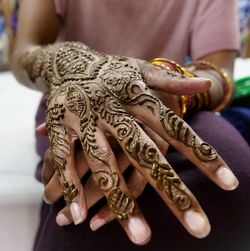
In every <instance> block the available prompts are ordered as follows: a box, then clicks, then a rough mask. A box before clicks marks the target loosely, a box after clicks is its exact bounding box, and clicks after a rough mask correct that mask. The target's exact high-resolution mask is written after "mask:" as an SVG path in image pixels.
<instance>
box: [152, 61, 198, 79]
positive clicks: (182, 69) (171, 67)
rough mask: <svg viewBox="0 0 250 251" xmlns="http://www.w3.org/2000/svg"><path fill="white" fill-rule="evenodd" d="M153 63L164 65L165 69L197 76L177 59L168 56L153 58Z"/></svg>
mask: <svg viewBox="0 0 250 251" xmlns="http://www.w3.org/2000/svg"><path fill="white" fill-rule="evenodd" d="M149 62H150V63H151V64H154V65H159V66H162V67H163V68H165V69H168V70H171V71H176V72H178V73H180V74H182V75H184V76H186V77H196V76H195V74H194V73H192V72H191V71H189V70H188V69H186V68H185V67H182V66H180V65H179V64H177V63H176V62H175V61H172V60H169V59H166V58H153V59H151V60H150V61H149Z"/></svg>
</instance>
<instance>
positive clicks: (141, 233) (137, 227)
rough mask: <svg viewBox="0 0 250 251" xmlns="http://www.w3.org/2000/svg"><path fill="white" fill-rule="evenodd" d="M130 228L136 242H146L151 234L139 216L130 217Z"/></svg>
mask: <svg viewBox="0 0 250 251" xmlns="http://www.w3.org/2000/svg"><path fill="white" fill-rule="evenodd" d="M128 228H129V231H130V233H131V234H132V238H133V241H134V242H135V243H136V244H144V243H145V242H147V240H148V239H149V237H150V235H151V232H150V229H149V228H148V227H147V226H146V225H145V223H144V222H143V221H142V220H141V219H140V218H138V217H131V218H130V219H129V221H128Z"/></svg>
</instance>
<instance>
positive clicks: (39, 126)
mask: <svg viewBox="0 0 250 251" xmlns="http://www.w3.org/2000/svg"><path fill="white" fill-rule="evenodd" d="M43 127H45V123H42V124H40V125H38V126H37V127H36V128H35V131H36V132H37V131H39V130H40V129H42V128H43Z"/></svg>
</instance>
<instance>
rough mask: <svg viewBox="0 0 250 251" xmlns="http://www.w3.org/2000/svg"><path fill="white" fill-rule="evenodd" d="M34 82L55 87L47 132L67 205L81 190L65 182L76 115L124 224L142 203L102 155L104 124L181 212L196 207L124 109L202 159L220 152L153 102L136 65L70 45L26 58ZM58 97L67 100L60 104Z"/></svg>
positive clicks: (101, 179)
mask: <svg viewBox="0 0 250 251" xmlns="http://www.w3.org/2000/svg"><path fill="white" fill-rule="evenodd" d="M22 64H23V66H24V68H25V69H26V70H27V73H28V74H29V77H30V79H31V80H32V81H35V80H36V79H37V78H38V77H42V78H43V79H44V80H46V81H47V82H48V85H49V87H50V98H49V99H48V107H49V109H48V111H47V121H46V122H47V126H48V132H49V138H50V143H51V149H52V155H53V158H54V165H55V168H56V170H57V173H58V175H59V176H61V177H62V178H63V180H64V182H63V190H64V196H65V200H66V201H72V199H73V198H74V197H75V196H76V195H77V193H78V190H77V188H76V187H75V185H74V184H72V183H70V182H67V181H66V179H65V177H64V170H65V165H66V163H67V161H66V160H67V158H68V156H69V155H70V151H71V150H70V144H69V142H68V141H67V131H66V129H65V127H64V126H63V125H62V124H63V119H64V114H65V112H66V109H67V112H70V113H71V114H72V115H73V116H76V117H77V118H78V119H79V124H80V131H81V142H82V145H83V148H84V151H85V153H86V154H87V155H88V156H89V157H90V158H94V159H96V160H97V161H99V162H100V163H102V168H101V170H99V171H97V172H95V176H96V178H97V180H98V183H99V185H100V187H101V189H102V190H103V191H104V192H105V193H106V195H107V200H108V204H109V206H110V208H111V209H112V210H113V211H114V213H115V214H116V215H117V217H118V218H119V219H127V217H128V216H129V215H131V214H134V213H136V211H137V209H136V208H137V207H136V202H135V201H134V199H132V198H131V197H130V196H129V195H127V194H126V193H124V192H123V191H122V190H121V189H120V188H119V176H118V174H117V173H114V172H113V171H112V170H111V168H110V166H109V163H108V161H107V160H105V159H103V158H102V157H101V155H100V154H99V151H100V149H99V147H98V144H97V143H96V127H97V122H98V120H99V119H101V120H104V121H105V122H106V123H107V124H108V125H109V126H111V127H113V129H114V130H115V131H116V135H117V138H118V140H119V141H120V142H121V143H122V144H124V146H125V150H126V151H127V153H128V154H129V155H130V156H131V157H132V158H133V159H134V160H135V161H137V162H138V164H139V165H140V166H142V167H144V168H146V169H148V170H149V172H150V175H151V177H152V178H153V180H155V182H156V185H157V187H158V189H159V190H161V191H164V192H165V193H166V195H167V196H168V198H169V199H170V200H171V201H172V202H173V203H174V204H175V205H176V207H177V208H179V209H180V210H186V209H187V208H189V207H190V206H191V198H190V197H189V196H188V194H187V193H186V192H185V191H184V190H183V188H182V187H183V186H182V182H181V180H180V179H179V178H178V177H177V176H176V174H175V172H174V171H173V169H172V168H171V167H170V166H169V165H168V164H165V163H162V162H161V161H160V155H159V152H158V150H157V149H156V148H155V146H153V145H150V144H148V143H146V142H145V140H144V139H143V137H142V135H141V128H140V127H139V126H138V125H137V124H136V123H135V121H134V119H133V117H132V115H131V114H129V113H128V112H126V110H125V109H124V107H123V105H141V106H144V107H146V108H147V109H148V110H149V112H150V113H152V114H153V116H155V117H156V118H157V119H159V120H160V121H161V124H162V127H163V129H164V130H165V132H166V133H167V134H168V135H170V136H171V137H173V138H175V139H176V140H179V141H180V142H182V143H184V144H185V145H186V146H188V147H191V148H192V150H193V152H194V154H195V155H196V157H197V158H199V159H200V160H202V161H212V160H214V159H216V158H217V153H216V152H215V150H214V149H213V148H212V147H211V146H210V145H208V144H207V143H204V142H199V140H198V139H197V136H196V135H195V134H194V132H193V131H192V129H191V128H190V127H189V126H188V125H187V124H186V123H185V122H184V121H183V120H181V119H180V118H179V117H178V116H177V115H176V114H175V113H174V112H173V111H171V110H170V109H168V108H166V107H165V106H164V105H163V104H162V102H161V101H160V100H159V99H158V98H156V97H154V96H152V95H151V94H150V93H149V92H148V89H147V87H146V86H145V84H143V76H142V74H141V72H140V68H139V66H138V65H137V63H135V61H133V60H131V59H129V58H126V57H121V56H107V55H103V54H100V53H98V52H96V51H92V50H90V49H89V48H88V47H86V46H84V45H83V44H81V43H75V42H67V43H59V44H55V45H49V46H47V47H43V48H41V49H38V50H36V51H33V52H32V53H30V54H27V55H25V56H24V58H23V60H22ZM56 95H61V96H63V95H64V99H58V100H63V101H60V102H55V100H57V99H55V98H54V97H55V96H56Z"/></svg>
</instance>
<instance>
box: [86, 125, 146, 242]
mask: <svg viewBox="0 0 250 251" xmlns="http://www.w3.org/2000/svg"><path fill="white" fill-rule="evenodd" d="M90 128H91V127H90ZM93 128H94V130H93ZM93 128H92V129H91V130H90V131H89V132H88V133H86V134H83V137H82V140H81V141H82V145H83V149H84V151H85V153H86V158H87V161H88V163H89V166H90V168H91V170H92V172H93V177H94V179H95V181H96V182H97V184H98V185H99V186H100V188H101V190H102V192H103V193H104V195H105V196H106V198H107V202H108V205H109V207H110V208H111V209H112V211H113V213H114V214H115V216H116V218H117V219H118V220H119V222H120V224H121V225H122V227H123V229H124V230H125V232H126V233H127V235H128V237H129V238H130V240H131V241H132V242H134V243H135V244H138V245H143V244H145V243H146V242H148V241H149V239H150V237H151V231H150V228H149V226H148V224H147V222H146V220H145V218H144V217H143V215H142V213H141V212H140V210H139V207H138V206H137V204H136V201H135V200H134V198H133V197H132V196H131V194H130V192H129V189H128V187H127V185H126V182H125V180H124V178H123V176H122V174H121V172H120V171H119V168H118V166H117V163H116V159H115V156H114V153H113V151H112V149H111V147H110V145H109V143H108V142H107V139H106V137H105V136H104V134H103V133H102V132H101V131H100V129H99V127H93Z"/></svg>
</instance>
